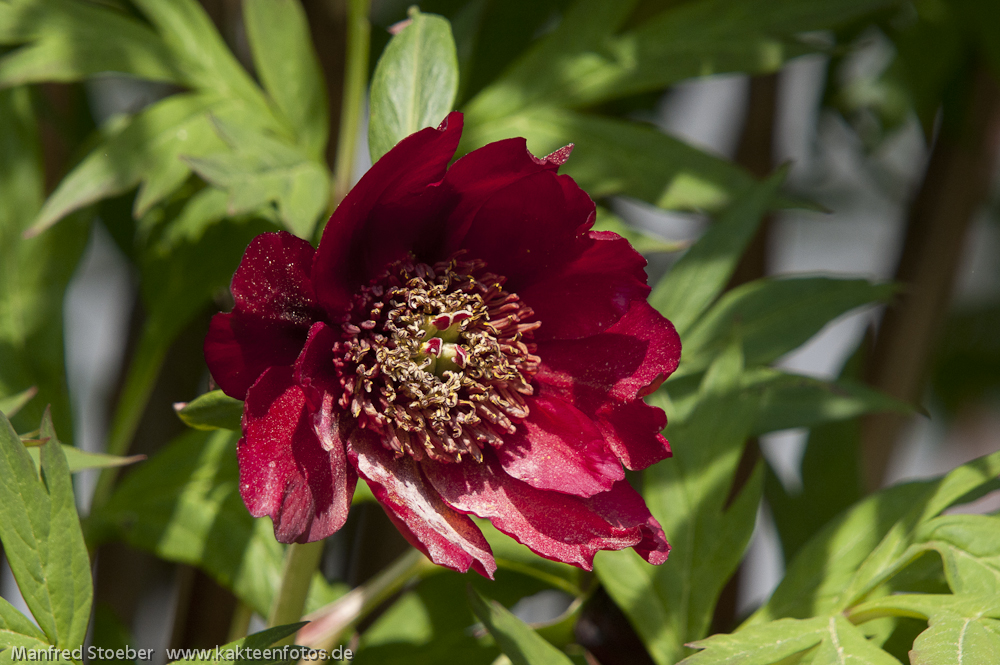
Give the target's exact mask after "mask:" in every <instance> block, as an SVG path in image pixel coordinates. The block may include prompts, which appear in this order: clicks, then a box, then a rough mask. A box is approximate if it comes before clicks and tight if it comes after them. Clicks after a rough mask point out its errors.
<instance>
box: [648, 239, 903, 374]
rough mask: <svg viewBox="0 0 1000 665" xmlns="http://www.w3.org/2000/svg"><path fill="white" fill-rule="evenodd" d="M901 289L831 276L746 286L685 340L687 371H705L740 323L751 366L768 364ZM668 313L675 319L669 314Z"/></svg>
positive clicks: (771, 280) (762, 281)
mask: <svg viewBox="0 0 1000 665" xmlns="http://www.w3.org/2000/svg"><path fill="white" fill-rule="evenodd" d="M697 247H698V245H695V247H694V248H692V250H691V251H694V249H695V248H697ZM675 270H676V267H675ZM672 273H673V271H671V273H669V274H668V278H669V276H670V274H672ZM696 274H697V273H696ZM681 286H683V285H680V284H679V285H677V288H680V287H681ZM658 289H659V287H658ZM896 290H897V288H896V286H895V285H894V284H872V283H871V282H868V281H866V280H863V279H852V280H849V279H832V278H829V277H788V278H765V279H758V280H755V281H753V282H750V283H749V284H744V285H743V286H740V287H738V288H735V289H733V290H732V291H730V292H728V293H727V294H726V295H724V296H723V297H722V298H720V299H719V301H718V303H716V304H715V305H714V306H713V307H712V308H711V309H710V310H709V311H708V313H707V314H705V316H704V317H702V318H701V319H700V320H698V322H697V323H695V324H694V325H693V326H692V327H691V329H690V331H689V332H688V334H687V336H686V337H684V351H683V354H684V355H683V359H682V363H681V368H682V369H681V372H682V373H686V372H692V371H695V370H696V369H697V368H699V367H704V366H705V365H706V364H707V363H708V362H709V361H710V360H711V359H712V358H713V357H714V356H715V355H716V354H718V353H719V352H720V351H721V350H722V348H723V347H724V346H725V344H726V343H727V340H728V336H729V334H730V331H731V330H732V328H733V326H735V325H737V324H738V325H739V328H740V332H741V334H742V335H743V339H744V348H745V350H746V356H747V364H749V365H764V364H768V363H770V362H772V361H774V360H777V359H778V358H779V357H781V356H782V355H784V354H786V353H788V352H789V351H792V350H794V349H796V348H798V347H799V346H801V345H802V344H804V343H805V342H806V341H808V340H809V339H810V338H811V337H812V336H813V335H815V334H816V333H818V332H819V331H820V330H821V329H822V328H823V327H824V326H825V325H826V324H827V323H829V322H830V321H831V320H833V319H835V318H836V317H838V316H840V315H841V314H845V313H846V312H849V311H850V310H852V309H855V308H857V307H861V306H862V305H866V304H868V303H873V302H879V301H884V300H887V299H888V298H889V297H890V296H892V294H893V293H895V292H896ZM654 295H655V294H654ZM664 314H665V315H666V316H667V318H670V319H671V320H672V321H673V320H674V319H673V318H672V317H671V316H670V312H669V310H668V311H664ZM682 320H685V321H686V320H688V317H685V318H684V319H682Z"/></svg>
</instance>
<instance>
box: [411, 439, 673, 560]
mask: <svg viewBox="0 0 1000 665" xmlns="http://www.w3.org/2000/svg"><path fill="white" fill-rule="evenodd" d="M456 467H457V465H447V464H439V463H435V462H432V461H425V462H424V463H423V466H422V468H423V471H424V473H425V474H426V476H427V478H428V480H430V482H431V484H432V485H433V486H434V489H436V490H437V491H438V492H439V493H440V495H441V497H442V498H443V499H444V500H445V501H446V502H447V503H448V504H449V505H450V506H452V507H453V508H455V509H456V510H460V511H462V512H465V513H471V514H473V515H476V516H478V517H484V518H487V519H489V520H490V522H492V523H493V526H495V527H496V528H497V529H499V530H500V531H502V532H504V533H506V534H508V535H510V536H513V537H514V538H515V539H516V540H517V541H518V542H520V543H522V544H524V545H527V546H528V547H530V548H531V549H532V550H534V551H535V552H537V553H538V554H540V555H541V556H543V557H546V558H548V559H553V560H555V561H563V562H565V563H571V564H573V565H575V566H579V567H581V568H583V569H585V570H591V569H592V568H593V565H594V555H595V554H596V553H597V552H598V551H599V550H620V549H624V548H626V547H638V548H642V549H641V550H639V549H637V551H639V554H645V555H647V556H651V554H650V553H651V552H653V551H660V550H663V551H665V550H666V549H667V547H668V546H667V543H666V540H665V539H664V538H663V532H662V530H659V525H658V524H657V523H656V520H654V519H653V518H652V517H651V516H648V515H649V513H648V511H646V512H645V513H642V511H641V510H637V508H636V506H634V505H632V503H631V502H630V503H629V504H628V505H626V506H622V507H621V508H620V509H619V508H615V502H616V500H618V498H619V497H620V496H624V497H626V499H629V500H630V499H631V497H630V496H629V495H628V491H629V490H631V487H628V488H627V489H625V488H623V487H622V485H623V484H624V485H625V486H627V485H628V483H627V481H624V480H620V481H618V482H617V483H615V484H614V486H612V489H611V490H610V491H609V492H604V493H601V494H597V495H595V496H593V497H590V498H589V499H585V498H581V497H576V496H572V495H569V494H560V493H558V492H550V491H545V490H539V489H535V488H534V487H532V486H530V485H528V484H527V483H524V482H521V481H520V480H517V479H516V478H513V477H511V476H510V475H508V474H507V473H506V472H505V471H504V470H503V468H502V467H501V466H500V463H499V461H498V460H497V459H496V458H495V457H494V456H493V453H492V452H491V451H490V450H489V449H487V450H485V451H484V459H483V461H482V462H481V463H477V464H465V465H463V468H461V469H459V468H456ZM631 491H632V492H633V493H634V490H631ZM639 501H640V502H641V501H642V499H641V498H639Z"/></svg>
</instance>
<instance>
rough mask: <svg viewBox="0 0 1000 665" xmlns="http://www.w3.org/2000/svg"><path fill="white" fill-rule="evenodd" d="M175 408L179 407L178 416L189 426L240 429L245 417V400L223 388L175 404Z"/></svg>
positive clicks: (207, 428)
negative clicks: (237, 397) (224, 390)
mask: <svg viewBox="0 0 1000 665" xmlns="http://www.w3.org/2000/svg"><path fill="white" fill-rule="evenodd" d="M174 408H175V409H177V416H178V417H179V418H180V419H181V420H183V421H184V423H185V424H186V425H187V426H188V427H193V428H195V429H203V430H212V429H228V430H232V431H234V432H239V431H240V423H241V421H242V419H243V402H242V401H241V400H238V399H236V398H234V397H230V396H229V395H227V394H225V393H224V392H222V391H221V390H213V391H212V392H208V393H205V394H204V395H199V396H198V397H196V398H195V399H194V400H192V401H190V402H188V403H186V404H184V403H178V404H175V405H174Z"/></svg>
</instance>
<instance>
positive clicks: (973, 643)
mask: <svg viewBox="0 0 1000 665" xmlns="http://www.w3.org/2000/svg"><path fill="white" fill-rule="evenodd" d="M997 654H1000V635H997V634H996V633H995V632H993V631H992V630H989V629H988V628H987V627H986V626H985V625H984V622H982V621H976V620H974V619H972V618H971V617H961V616H943V617H940V618H937V617H936V618H934V619H932V620H931V621H930V627H929V628H928V629H927V630H925V631H924V632H922V633H920V635H919V636H918V637H917V639H916V640H915V641H914V642H913V650H912V651H910V663H911V664H912V665H945V664H951V663H954V664H955V665H967V664H969V663H989V662H991V661H992V660H995V659H996V657H997Z"/></svg>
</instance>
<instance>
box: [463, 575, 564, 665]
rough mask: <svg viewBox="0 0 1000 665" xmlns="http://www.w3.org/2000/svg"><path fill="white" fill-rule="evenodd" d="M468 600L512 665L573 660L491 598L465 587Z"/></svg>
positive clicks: (546, 664)
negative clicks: (467, 589) (488, 598)
mask: <svg viewBox="0 0 1000 665" xmlns="http://www.w3.org/2000/svg"><path fill="white" fill-rule="evenodd" d="M468 596H469V604H470V605H472V611H473V612H475V613H476V616H477V617H479V620H480V621H482V622H483V625H484V626H485V627H486V630H488V631H489V632H490V635H492V636H493V639H495V640H496V641H497V645H499V647H500V650H501V651H503V652H504V654H506V656H507V657H508V658H510V661H511V663H513V664H514V665H571V663H572V662H573V661H571V660H570V659H569V657H567V656H566V654H564V653H563V652H562V651H560V650H559V649H557V648H555V647H554V646H552V645H551V644H549V643H548V642H546V641H545V639H544V638H543V637H541V636H540V635H539V634H538V633H536V632H535V631H534V630H532V629H531V627H530V626H528V625H527V624H526V623H524V622H523V621H521V620H520V619H518V618H517V617H516V616H514V615H513V614H511V613H510V611H509V610H508V609H506V608H505V607H504V606H503V605H501V604H500V603H498V602H496V601H495V600H489V601H488V600H486V599H485V598H483V597H482V596H481V595H479V593H478V592H477V591H476V590H475V589H473V588H472V587H471V586H470V587H469V593H468Z"/></svg>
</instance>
